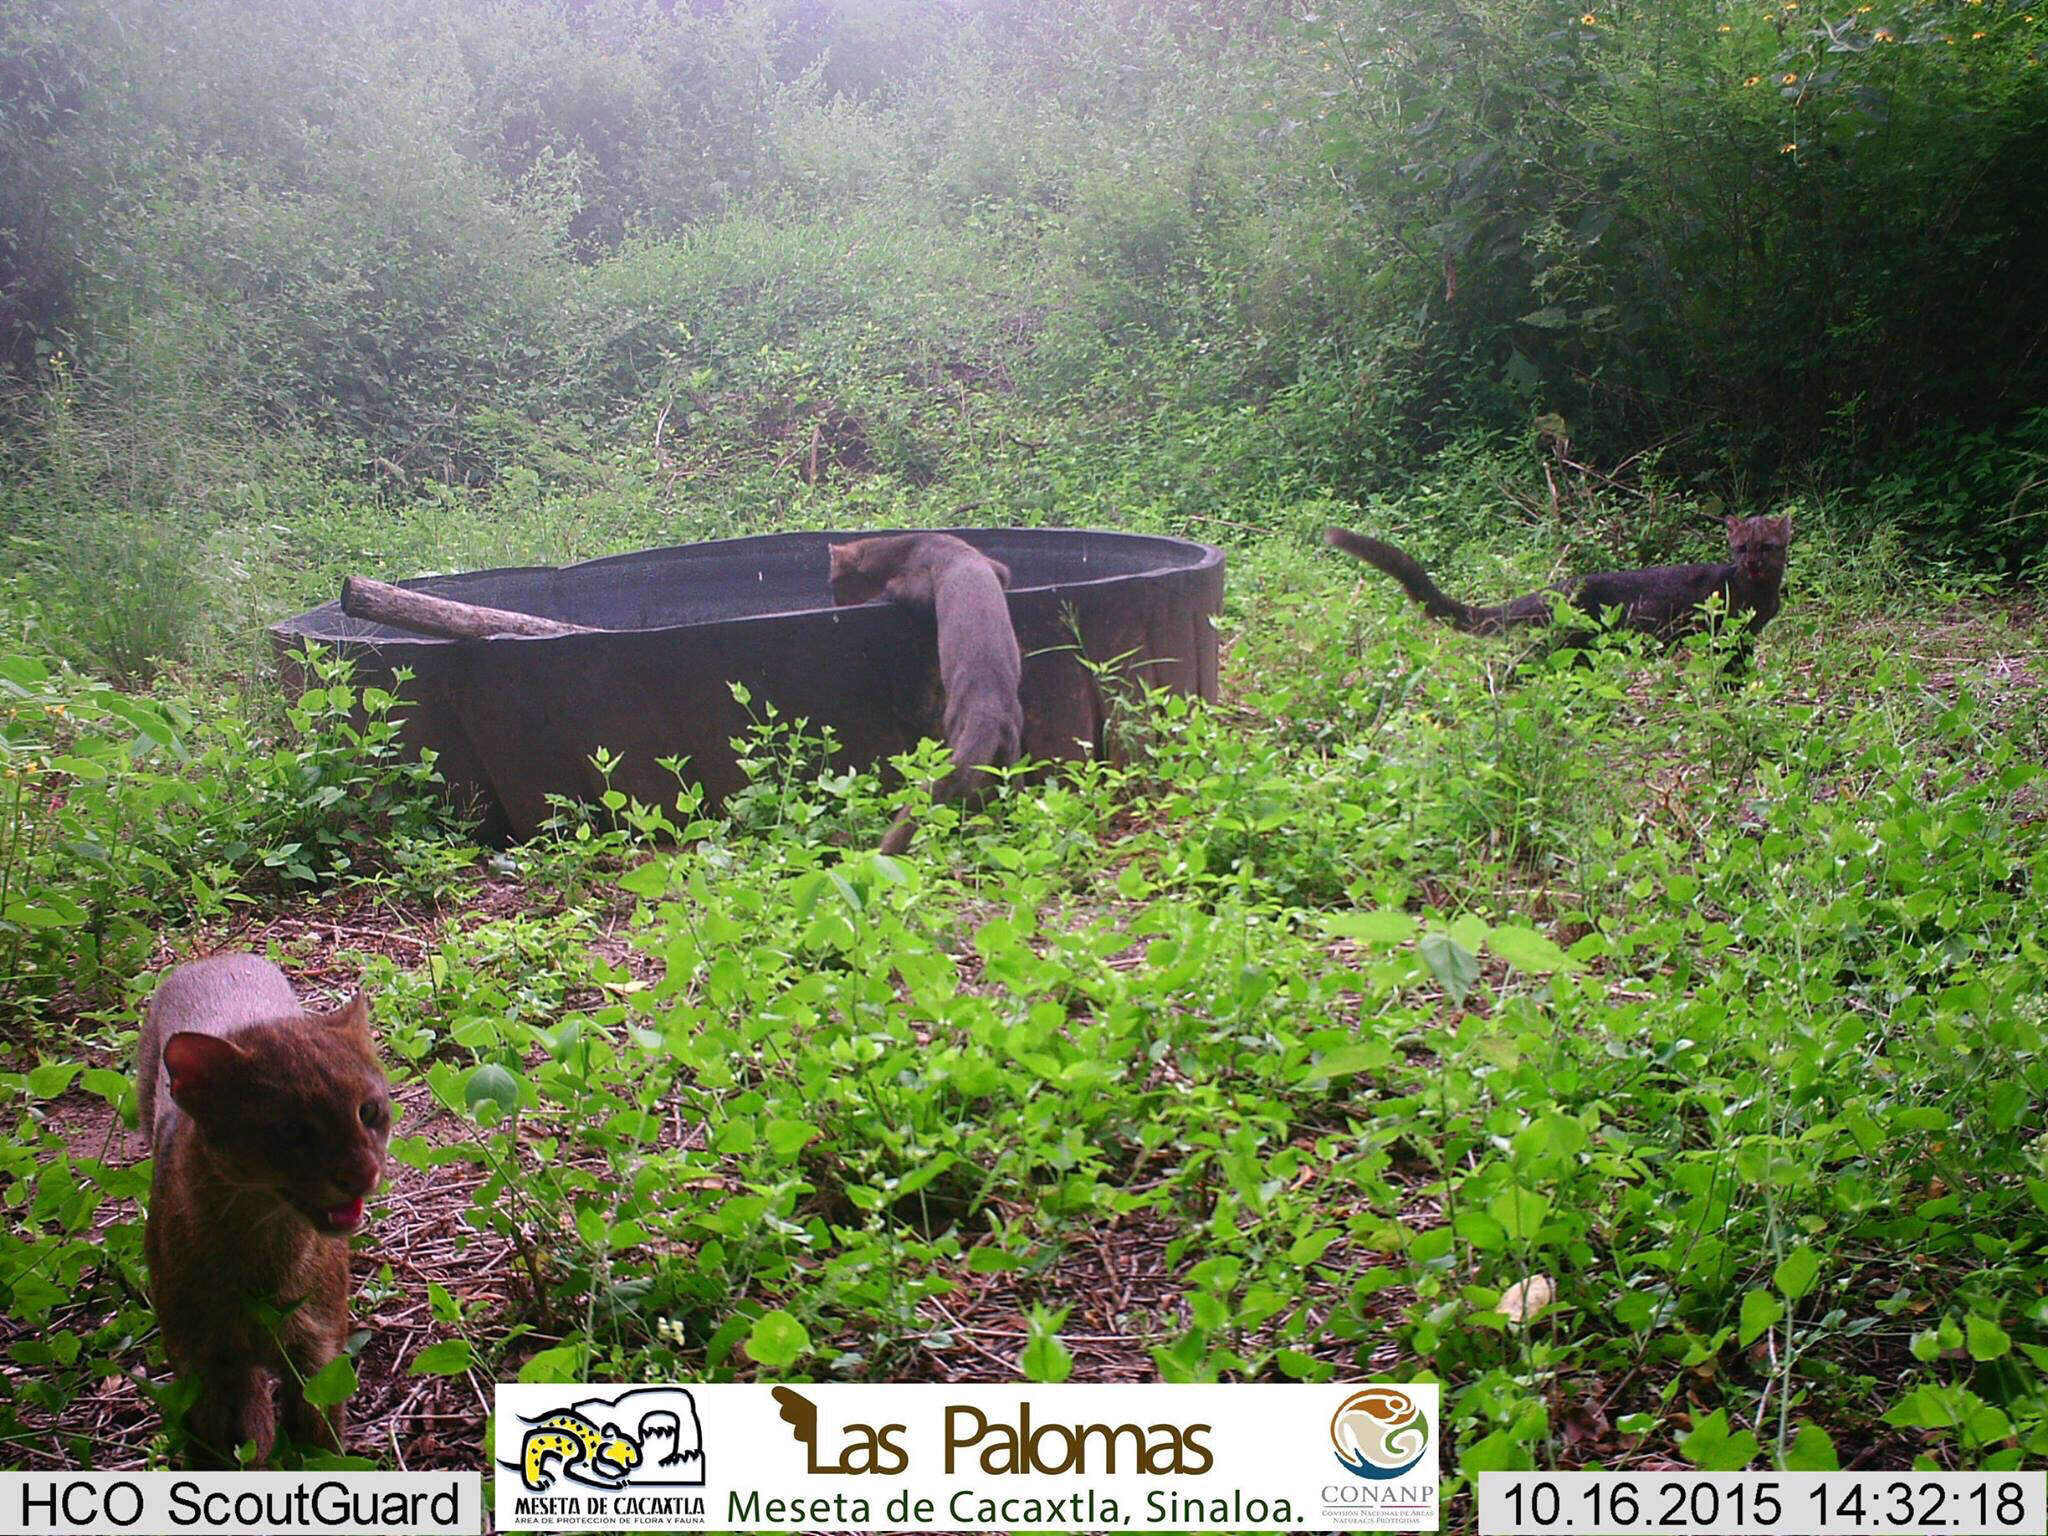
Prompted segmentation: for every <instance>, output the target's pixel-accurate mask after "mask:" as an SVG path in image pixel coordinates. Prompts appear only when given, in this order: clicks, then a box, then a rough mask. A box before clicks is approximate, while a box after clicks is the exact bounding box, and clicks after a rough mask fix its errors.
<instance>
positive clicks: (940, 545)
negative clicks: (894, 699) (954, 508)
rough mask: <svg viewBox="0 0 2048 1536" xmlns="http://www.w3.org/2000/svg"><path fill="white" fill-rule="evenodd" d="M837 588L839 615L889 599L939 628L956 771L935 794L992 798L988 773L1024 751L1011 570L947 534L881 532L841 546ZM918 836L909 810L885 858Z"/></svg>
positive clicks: (886, 842) (890, 836)
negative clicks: (857, 605) (1007, 593)
mask: <svg viewBox="0 0 2048 1536" xmlns="http://www.w3.org/2000/svg"><path fill="white" fill-rule="evenodd" d="M830 582H831V587H832V601H833V602H834V603H835V604H837V605H839V606H840V607H846V606H848V605H850V604H853V603H865V602H868V601H870V600H872V599H874V598H877V597H883V598H887V599H888V600H889V601H890V602H892V603H901V604H903V605H904V606H906V607H910V608H919V609H923V610H925V611H927V612H929V613H931V614H932V615H933V617H934V618H935V619H936V620H937V621H938V628H939V682H940V685H941V686H942V687H943V688H944V689H945V693H946V716H945V724H946V744H947V745H948V746H950V747H951V748H952V749H953V771H952V772H951V773H950V774H949V775H947V777H946V778H945V780H944V781H943V782H942V783H941V784H940V785H939V788H938V793H939V795H940V796H941V797H943V798H945V799H949V800H966V801H969V802H973V801H977V800H979V799H981V798H983V797H984V796H986V795H987V793H988V790H989V783H990V781H989V776H988V774H987V773H985V772H983V771H982V770H984V769H987V768H1005V767H1008V766H1009V765H1010V764H1011V763H1013V762H1015V761H1016V760H1017V755H1018V754H1019V753H1020V752H1021V751H1022V750H1023V740H1024V706H1023V704H1022V703H1021V702H1019V700H1018V697H1017V685H1018V683H1019V681H1020V680H1021V678H1022V677H1023V672H1024V661H1023V657H1022V655H1021V654H1020V653H1019V651H1018V649H1017V632H1016V630H1015V629H1013V628H1012V627H1011V624H1010V604H1009V600H1008V599H1007V598H1006V597H1004V595H1003V590H1004V588H1006V587H1008V586H1009V584H1010V568H1009V567H1008V566H1007V565H1004V564H1003V563H1002V562H1001V561H1000V560H991V559H990V558H989V557H988V556H987V555H984V554H983V553H982V552H981V551H980V550H978V549H976V548H975V547H974V546H973V545H972V544H969V543H968V542H967V541H966V540H964V539H957V538H955V537H953V535H951V534H949V533H899V534H884V535H882V536H880V537H878V538H872V539H858V540H856V541H854V542H853V543H851V544H834V545H833V546H832V572H831V577H830ZM915 830H916V826H915V823H913V822H912V821H911V819H910V812H909V811H907V810H905V811H903V812H901V813H900V814H899V815H898V816H897V817H896V820H895V821H894V822H893V823H891V824H890V827H889V830H888V833H887V834H886V835H885V836H884V837H883V838H882V852H884V853H901V852H902V851H903V850H904V849H905V848H906V847H908V846H909V845H910V838H911V834H912V833H913V832H914V831H915Z"/></svg>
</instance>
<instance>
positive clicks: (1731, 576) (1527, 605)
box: [1324, 516, 1792, 641]
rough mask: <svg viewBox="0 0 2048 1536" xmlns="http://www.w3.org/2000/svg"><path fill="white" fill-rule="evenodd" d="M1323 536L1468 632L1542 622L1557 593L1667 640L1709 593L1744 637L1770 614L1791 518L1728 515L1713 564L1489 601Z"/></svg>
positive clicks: (1694, 616) (1690, 622) (1700, 609)
mask: <svg viewBox="0 0 2048 1536" xmlns="http://www.w3.org/2000/svg"><path fill="white" fill-rule="evenodd" d="M1324 537H1325V538H1326V539H1328V540H1329V542H1330V543H1331V544H1333V545H1335V546H1336V547H1337V548H1338V549H1341V550H1343V551H1344V552H1345V553H1346V554H1348V555H1356V556H1357V557H1358V558H1359V559H1360V560H1363V561H1364V562H1365V563H1366V564H1367V565H1370V566H1374V567H1376V568H1377V569H1379V570H1382V571H1384V572H1386V573H1387V574H1388V575H1389V576H1391V577H1393V578H1394V580H1396V581H1398V582H1399V583H1401V586H1402V587H1403V588H1404V589H1405V590H1406V591H1407V593H1408V595H1409V596H1410V597H1412V598H1414V599H1415V601H1416V602H1418V603H1420V604H1422V606H1423V609H1424V610H1425V611H1426V612H1427V613H1428V614H1429V616H1430V617H1431V618H1433V619H1441V620H1443V621H1444V622H1445V623H1447V624H1450V625H1453V626H1454V627H1456V628H1458V629H1462V630H1465V631H1467V632H1468V633H1471V634H1478V635H1498V634H1504V633H1506V632H1507V631H1508V630H1511V629H1517V628H1521V627H1523V626H1526V625H1535V624H1548V623H1550V622H1551V620H1552V617H1553V615H1554V612H1555V608H1556V599H1557V598H1559V597H1563V598H1564V600H1565V601H1566V602H1567V603H1569V604H1570V605H1571V606H1572V607H1573V608H1576V609H1577V610H1578V611H1579V612H1580V613H1582V614H1584V615H1586V617H1587V618H1588V619H1590V620H1595V621H1597V620H1599V619H1600V618H1602V616H1603V615H1605V614H1607V613H1608V612H1610V611H1618V612H1619V615H1620V617H1619V619H1618V620H1617V622H1618V623H1619V624H1620V625H1621V627H1623V628H1625V629H1634V630H1640V631H1642V632H1643V633H1645V634H1649V635H1655V636H1656V637H1657V638H1658V639H1660V640H1674V639H1676V638H1678V637H1679V636H1681V635H1684V634H1689V633H1691V632H1692V631H1693V630H1696V629H1699V628H1700V627H1701V626H1702V625H1704V624H1705V623H1706V621H1707V614H1708V610H1707V604H1708V602H1709V600H1710V599H1712V598H1714V597H1716V596H1718V597H1720V598H1721V600H1722V602H1723V605H1724V608H1723V612H1724V614H1725V617H1726V620H1727V621H1728V622H1731V623H1732V622H1734V621H1736V620H1738V619H1740V620H1743V621H1745V622H1746V626H1747V627H1746V631H1745V635H1744V639H1745V641H1746V640H1747V639H1749V638H1751V637H1753V636H1755V635H1756V633H1757V632H1758V631H1759V630H1761V629H1762V628H1763V627H1764V626H1765V625H1766V624H1768V623H1769V622H1770V621H1771V620H1772V619H1773V618H1774V617H1776V615H1777V612H1778V609H1779V607H1780V606H1781V603H1782V598H1781V589H1782V587H1783V585H1784V581H1785V551H1786V547H1787V546H1788V545H1789V544H1790V543H1791V542H1792V519H1791V518H1790V517H1789V516H1787V517H1731V518H1729V519H1728V550H1729V554H1730V555H1731V556H1732V558H1731V559H1730V560H1729V561H1728V562H1727V563H1726V564H1720V565H1653V566H1649V567H1647V568H1645V569H1643V570H1637V571H1604V572H1601V573H1600V574H1598V575H1593V576H1581V577H1579V578H1578V579H1577V580H1576V581H1570V582H1565V583H1562V584H1560V585H1558V586H1555V587H1545V588H1544V589H1543V590H1542V591H1540V592H1531V593H1528V594H1526V595H1525V596H1522V597H1517V598H1513V599H1511V600H1509V601H1508V602H1505V603H1500V604H1497V605H1495V606H1493V607H1490V608H1481V607H1475V606H1473V605H1472V604H1470V603H1461V602H1459V601H1458V600H1457V599H1456V598H1453V597H1446V596H1445V595H1444V594H1443V593H1442V592H1441V591H1439V590H1438V588H1437V585H1436V583H1435V582H1433V581H1431V580H1430V579H1429V573H1428V572H1426V571H1424V570H1423V568H1422V567H1421V565H1420V564H1418V563H1417V562H1416V560H1415V558H1414V556H1412V555H1409V554H1406V553H1404V552H1403V551H1401V550H1398V549H1396V548H1395V547H1394V546H1393V545H1391V544H1385V543H1382V542H1381V541H1380V540H1378V539H1373V538H1367V537H1366V536H1365V535H1364V534H1359V533H1352V532H1350V531H1348V530H1346V529H1343V528H1331V529H1329V530H1328V531H1327V532H1326V533H1325V534H1324Z"/></svg>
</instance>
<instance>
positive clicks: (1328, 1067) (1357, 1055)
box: [1295, 1040, 1394, 1084]
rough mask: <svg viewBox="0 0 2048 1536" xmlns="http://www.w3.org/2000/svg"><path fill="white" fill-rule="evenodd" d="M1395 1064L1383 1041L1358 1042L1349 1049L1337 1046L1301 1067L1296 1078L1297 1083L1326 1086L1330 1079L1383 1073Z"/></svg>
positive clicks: (1392, 1051)
mask: <svg viewBox="0 0 2048 1536" xmlns="http://www.w3.org/2000/svg"><path fill="white" fill-rule="evenodd" d="M1393 1064H1394V1050H1393V1047H1392V1046H1390V1045H1388V1044H1387V1043H1386V1042H1385V1041H1383V1040H1361V1041H1358V1042H1356V1043H1354V1044H1352V1045H1340V1046H1338V1047H1337V1049H1336V1050H1334V1051H1330V1052H1328V1053H1327V1054H1325V1055H1323V1056H1322V1057H1320V1058H1318V1059H1317V1060H1316V1062H1315V1063H1314V1064H1313V1065H1311V1066H1304V1067H1303V1068H1302V1069H1301V1071H1300V1073H1299V1075H1298V1076H1296V1078H1295V1081H1296V1082H1297V1083H1304V1084H1306V1083H1322V1082H1328V1081H1329V1080H1330V1079H1331V1078H1333V1077H1349V1076H1351V1075H1352V1074H1353V1073H1356V1072H1383V1071H1385V1070H1386V1069H1387V1068H1388V1067H1391V1066H1392V1065H1393Z"/></svg>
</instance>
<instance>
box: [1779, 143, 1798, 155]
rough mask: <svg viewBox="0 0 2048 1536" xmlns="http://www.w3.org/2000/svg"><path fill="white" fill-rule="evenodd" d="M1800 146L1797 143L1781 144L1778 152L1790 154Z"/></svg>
mask: <svg viewBox="0 0 2048 1536" xmlns="http://www.w3.org/2000/svg"><path fill="white" fill-rule="evenodd" d="M1798 148H1799V146H1798V145H1797V144H1780V145H1779V146H1778V153H1779V154H1781V155H1789V154H1792V153H1794V152H1795V151H1796V150H1797V149H1798Z"/></svg>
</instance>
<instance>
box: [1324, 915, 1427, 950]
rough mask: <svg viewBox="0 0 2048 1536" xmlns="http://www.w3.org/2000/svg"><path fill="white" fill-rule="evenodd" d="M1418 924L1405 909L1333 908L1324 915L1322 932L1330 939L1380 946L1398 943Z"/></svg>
mask: <svg viewBox="0 0 2048 1536" xmlns="http://www.w3.org/2000/svg"><path fill="white" fill-rule="evenodd" d="M1419 926H1420V925H1419V924H1418V923H1417V922H1416V921H1415V919H1414V918H1412V917H1410V916H1409V915H1408V914H1407V913H1406V912H1402V911H1398V910H1396V909H1393V908H1381V909H1379V910H1378V911H1373V912H1332V913H1331V914H1329V915H1328V916H1327V917H1325V918H1324V919H1323V932H1325V933H1327V934H1329V935H1330V937H1331V938H1333V939H1350V940H1351V941H1352V942H1353V943H1355V944H1370V945H1374V946H1376V947H1379V948H1385V947H1386V946H1388V945H1392V944H1399V943H1401V942H1403V941H1404V940H1406V939H1408V938H1410V937H1412V936H1413V934H1414V932H1415V930H1416V928H1417V927H1419Z"/></svg>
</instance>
